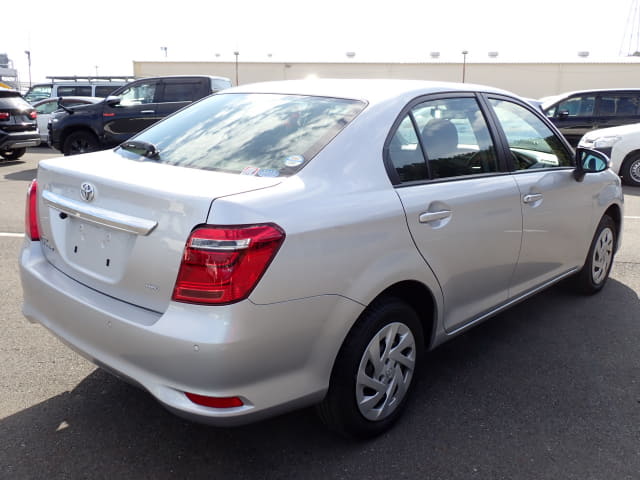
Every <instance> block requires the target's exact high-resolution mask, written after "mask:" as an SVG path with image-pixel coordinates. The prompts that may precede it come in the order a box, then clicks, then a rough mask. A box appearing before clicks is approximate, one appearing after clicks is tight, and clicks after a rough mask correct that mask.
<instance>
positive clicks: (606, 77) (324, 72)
mask: <svg viewBox="0 0 640 480" xmlns="http://www.w3.org/2000/svg"><path fill="white" fill-rule="evenodd" d="M133 73H134V75H135V76H137V77H149V76H156V75H178V74H208V75H220V76H223V77H229V78H230V79H231V80H232V82H233V83H234V84H235V77H236V70H235V63H234V62H169V61H162V62H145V61H134V62H133ZM310 75H316V76H318V77H324V78H409V79H422V80H444V81H454V82H460V81H461V80H462V64H460V63H445V62H432V63H356V62H354V63H282V62H239V63H238V80H239V83H240V84H246V83H253V82H260V81H268V80H291V79H300V78H306V77H308V76H310ZM465 77H466V78H465V80H466V82H468V83H479V84H484V85H491V86H495V87H499V88H503V89H505V90H510V91H512V92H515V93H517V94H518V95H522V96H524V97H530V98H540V97H544V96H547V95H555V94H557V93H562V92H567V91H571V90H581V89H588V88H616V87H640V59H638V60H636V59H629V60H628V61H625V62H616V63H614V62H606V63H604V62H603V63H586V62H581V63H569V62H567V63H497V62H487V63H467V65H466V73H465Z"/></svg>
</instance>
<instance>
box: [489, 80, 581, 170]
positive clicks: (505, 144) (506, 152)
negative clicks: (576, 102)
mask: <svg viewBox="0 0 640 480" xmlns="http://www.w3.org/2000/svg"><path fill="white" fill-rule="evenodd" d="M481 98H482V101H483V103H484V104H485V106H486V108H487V111H488V112H489V114H490V115H491V117H492V122H493V128H495V130H496V133H497V135H499V136H500V143H501V149H502V152H501V154H502V155H501V156H502V157H503V158H504V161H505V163H506V165H507V169H508V171H509V172H510V173H517V174H519V175H520V174H524V173H534V171H536V172H540V169H536V170H518V169H517V168H516V165H515V163H514V162H513V158H512V157H511V150H510V148H509V140H508V139H507V135H506V133H505V132H504V130H503V129H502V124H501V123H500V120H499V119H498V115H497V114H496V112H495V110H494V109H493V107H492V106H491V103H490V100H494V99H495V100H502V101H506V102H511V103H515V104H516V105H520V106H521V107H523V108H524V109H525V110H528V111H529V112H531V113H532V114H533V115H534V116H536V117H538V119H539V120H540V121H541V122H542V123H543V124H544V125H546V126H547V127H548V128H549V130H551V132H552V133H554V134H555V135H556V137H558V139H559V140H560V144H561V145H562V146H563V147H564V149H565V150H566V152H567V154H568V157H569V159H570V160H571V165H570V166H562V167H550V168H545V169H544V170H548V171H558V170H573V169H575V168H576V164H575V163H576V162H575V154H574V152H573V148H571V146H570V145H569V143H568V142H567V139H566V138H565V137H564V135H562V134H561V133H560V131H559V130H558V129H557V128H556V126H555V125H554V124H553V123H551V121H550V120H549V119H548V118H547V116H546V115H544V113H543V112H542V111H539V112H538V110H537V109H536V108H534V107H533V106H532V105H530V104H528V103H527V102H525V101H523V100H520V99H519V98H515V97H509V96H506V95H500V94H498V93H483V94H481Z"/></svg>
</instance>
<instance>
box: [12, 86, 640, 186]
mask: <svg viewBox="0 0 640 480" xmlns="http://www.w3.org/2000/svg"><path fill="white" fill-rule="evenodd" d="M48 78H49V79H50V80H51V81H50V82H48V83H42V84H36V85H34V86H33V87H32V88H30V89H29V91H28V92H27V94H26V95H25V97H24V98H25V99H26V100H28V101H31V102H32V103H33V106H34V107H35V111H36V112H37V130H38V132H39V138H40V142H41V143H48V144H50V145H51V146H53V147H54V148H56V149H57V150H59V151H61V152H63V153H64V154H65V155H74V154H78V153H85V152H90V151H95V150H101V149H105V148H110V147H112V146H115V145H118V144H120V143H121V142H123V141H125V140H127V139H128V138H130V137H131V136H132V135H134V134H135V133H138V132H139V131H141V130H143V129H144V128H146V127H148V126H150V125H152V124H153V123H155V122H157V121H158V120H160V119H161V118H164V117H165V116H167V115H169V114H171V113H173V112H175V111H177V110H178V109H180V108H182V107H183V106H185V105H187V104H189V103H190V102H193V101H195V100H199V99H200V98H203V97H205V96H207V95H209V94H211V93H215V92H217V91H219V90H221V89H224V88H228V87H230V86H231V81H230V80H229V79H227V78H224V77H210V76H202V75H196V76H173V77H169V76H167V77H155V78H145V79H138V80H134V81H132V82H129V83H126V81H127V80H129V77H122V78H120V77H118V78H116V77H99V78H98V77H96V78H95V79H91V78H87V79H86V80H80V79H78V78H77V77H48ZM4 95H5V97H6V96H7V95H8V94H6V93H5V94H4ZM107 95H108V97H107ZM9 96H11V97H12V98H14V99H13V100H12V102H15V101H16V100H15V98H16V97H17V96H18V95H17V94H15V93H14V94H11V95H9ZM104 97H106V98H104ZM35 100H37V101H35ZM2 101H3V100H0V102H2ZM7 101H8V100H4V102H5V103H6V102H7ZM532 103H534V104H535V105H537V106H539V107H540V108H541V109H542V110H543V112H544V113H545V115H546V116H547V117H548V118H549V119H550V120H551V122H552V123H553V124H554V125H555V126H556V127H557V128H558V129H559V130H560V132H561V133H562V134H563V135H564V137H565V138H566V139H567V140H568V141H569V143H570V144H571V145H572V146H573V147H576V146H578V145H580V146H585V147H589V148H594V149H597V150H600V151H602V152H603V153H606V154H607V155H608V156H609V157H610V158H611V168H612V169H613V171H614V172H616V173H617V174H619V175H620V176H621V177H622V179H623V180H624V182H625V183H626V184H628V185H632V186H638V185H640V89H634V88H627V89H606V90H604V89H600V90H582V91H575V92H567V93H563V94H560V95H555V96H552V97H545V98H542V99H540V100H537V101H533V102H532ZM23 107H24V105H23ZM7 112H8V110H6V109H5V114H4V116H5V117H7V118H4V119H3V118H1V117H0V128H3V132H4V133H3V134H2V135H1V136H0V156H2V157H3V158H5V159H16V158H19V157H20V156H21V155H23V154H24V151H25V150H24V149H25V148H26V147H28V146H33V144H34V143H35V142H34V135H33V120H34V119H33V118H28V117H29V116H30V115H33V113H32V112H31V111H27V110H24V112H26V113H25V114H20V115H21V116H20V117H19V118H18V117H17V116H16V115H17V114H12V115H13V116H12V117H11V118H12V120H9V114H8V113H7ZM0 115H2V114H0ZM5 122H6V123H5ZM10 123H11V124H12V126H11V127H9V125H10ZM16 123H17V124H20V126H16ZM636 124H637V125H636ZM623 125H631V126H629V127H625V128H622V129H614V130H612V129H611V128H612V127H620V126H623ZM7 127H9V129H10V130H12V134H11V137H8V136H7V134H6V131H7ZM16 139H18V140H19V141H18V143H16ZM25 142H26V143H25ZM12 145H13V146H12Z"/></svg>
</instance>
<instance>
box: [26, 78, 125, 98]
mask: <svg viewBox="0 0 640 480" xmlns="http://www.w3.org/2000/svg"><path fill="white" fill-rule="evenodd" d="M134 78H135V77H127V76H122V77H76V76H73V77H47V79H48V80H49V82H47V83H37V84H35V85H32V86H31V88H29V90H28V91H27V93H26V94H25V95H24V98H25V100H26V101H27V102H29V103H32V104H33V103H34V102H37V101H39V100H44V99H46V98H51V97H107V96H108V95H109V94H110V93H111V92H113V91H114V90H115V89H116V88H118V87H120V86H122V85H125V84H127V83H129V82H130V81H131V80H133V79H134Z"/></svg>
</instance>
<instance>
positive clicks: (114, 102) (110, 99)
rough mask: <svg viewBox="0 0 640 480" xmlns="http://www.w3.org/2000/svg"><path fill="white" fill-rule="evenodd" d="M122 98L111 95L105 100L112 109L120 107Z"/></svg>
mask: <svg viewBox="0 0 640 480" xmlns="http://www.w3.org/2000/svg"><path fill="white" fill-rule="evenodd" d="M120 100H121V98H120V97H116V96H115V95H109V96H108V97H107V98H105V99H104V102H105V103H106V104H107V105H109V106H110V107H115V106H116V105H120Z"/></svg>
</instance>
